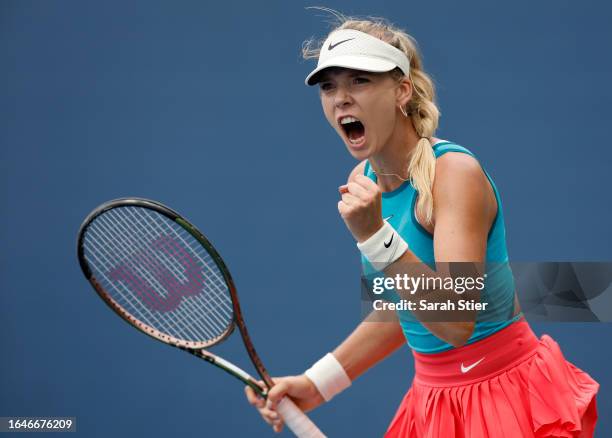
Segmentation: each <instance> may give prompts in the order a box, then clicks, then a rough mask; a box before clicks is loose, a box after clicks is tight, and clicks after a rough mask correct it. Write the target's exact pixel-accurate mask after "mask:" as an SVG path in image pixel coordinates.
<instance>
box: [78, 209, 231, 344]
mask: <svg viewBox="0 0 612 438" xmlns="http://www.w3.org/2000/svg"><path fill="white" fill-rule="evenodd" d="M84 249H85V256H86V258H87V260H88V262H89V263H90V265H91V267H92V271H93V272H94V277H96V278H98V279H99V280H101V283H102V285H103V288H104V289H105V290H106V291H107V292H108V293H109V295H110V296H111V298H113V300H115V301H116V302H117V303H118V304H119V305H120V306H122V307H124V308H125V311H126V312H127V313H129V314H130V315H132V316H134V317H135V318H136V319H138V320H140V321H142V322H143V323H144V324H147V325H149V326H151V327H153V328H154V329H156V330H158V331H160V332H162V333H164V334H167V335H170V336H172V337H174V338H178V339H181V340H188V341H194V342H202V341H204V342H208V341H212V340H214V339H215V338H218V337H219V336H220V335H222V334H223V333H224V332H225V331H227V329H228V327H229V326H230V325H231V322H232V320H233V310H232V304H231V296H230V294H229V289H228V287H227V284H226V283H225V280H224V278H223V275H222V274H221V272H220V271H219V269H218V267H217V265H216V263H215V262H214V260H213V259H212V257H211V256H210V254H208V252H207V251H206V250H205V249H204V248H203V247H202V246H201V245H200V243H199V242H198V241H197V240H195V238H194V237H193V236H191V234H189V233H188V232H187V231H186V230H185V229H183V228H182V227H180V226H179V225H177V224H176V223H174V222H173V221H171V220H170V219H168V218H166V217H165V216H162V215H160V214H159V213H156V212H154V211H151V210H148V209H145V208H140V207H120V208H116V209H113V210H110V211H107V212H105V213H103V214H101V215H100V216H98V217H97V218H96V219H95V220H94V221H93V222H92V223H91V224H90V226H89V228H88V230H87V232H86V235H85V241H84Z"/></svg>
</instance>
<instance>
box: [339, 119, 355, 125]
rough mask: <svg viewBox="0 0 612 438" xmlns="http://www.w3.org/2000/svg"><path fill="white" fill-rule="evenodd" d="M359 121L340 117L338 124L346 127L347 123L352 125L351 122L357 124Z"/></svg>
mask: <svg viewBox="0 0 612 438" xmlns="http://www.w3.org/2000/svg"><path fill="white" fill-rule="evenodd" d="M358 121H359V120H357V119H356V118H355V117H342V118H341V119H340V124H341V125H346V124H347V123H353V122H358Z"/></svg>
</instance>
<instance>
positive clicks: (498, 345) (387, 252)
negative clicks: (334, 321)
mask: <svg viewBox="0 0 612 438" xmlns="http://www.w3.org/2000/svg"><path fill="white" fill-rule="evenodd" d="M304 55H305V57H306V58H311V57H315V56H317V57H318V65H317V67H316V68H315V69H314V70H313V71H312V72H311V73H310V74H309V75H308V77H307V78H306V83H307V84H308V85H315V84H318V85H319V92H320V98H321V103H322V106H323V112H324V113H325V117H326V118H327V121H328V122H329V123H330V125H331V126H332V127H333V128H334V129H335V130H336V132H337V133H338V135H339V136H340V138H341V139H342V141H343V142H344V144H345V146H346V148H347V149H348V151H349V153H350V154H351V155H352V156H353V157H354V158H356V159H357V160H359V164H358V165H357V166H356V167H355V169H354V170H353V171H352V172H351V173H350V175H349V176H348V181H347V183H346V184H345V185H343V186H341V187H340V190H339V191H340V200H339V202H338V210H339V213H340V215H341V216H342V218H343V220H344V222H345V223H346V226H347V228H348V230H349V231H350V232H351V234H352V235H353V237H354V238H355V241H356V243H357V246H358V248H359V249H360V250H361V254H362V263H363V265H364V271H366V272H368V271H370V272H372V271H384V275H385V276H386V277H387V278H389V277H392V276H393V275H395V274H396V273H397V272H401V268H400V267H401V266H410V265H413V264H419V263H420V264H423V266H437V264H438V263H441V262H479V263H482V262H507V260H508V254H507V250H506V241H505V229H504V216H503V213H502V205H501V202H500V195H499V192H498V190H497V188H496V187H495V184H494V183H493V181H492V179H491V178H490V176H489V175H488V174H487V173H486V172H485V171H484V170H483V168H482V167H481V165H480V164H479V162H478V161H477V159H476V158H475V157H474V154H473V153H472V152H470V151H469V150H468V149H466V148H464V147H462V146H459V145H457V144H455V143H453V142H450V141H445V140H440V139H438V138H436V137H435V136H434V135H435V131H436V128H437V126H438V117H439V112H438V108H437V106H436V104H435V95H434V87H433V83H432V81H431V79H430V78H429V76H428V75H427V73H425V71H424V70H423V67H422V63H421V59H420V55H419V53H418V51H417V48H416V44H415V42H414V40H413V39H412V38H411V37H410V36H409V35H407V34H406V33H404V32H403V31H401V30H399V29H397V28H395V27H393V26H391V25H388V24H386V23H385V22H383V21H381V20H353V19H343V20H342V22H341V24H340V25H339V26H338V27H337V28H336V29H334V30H333V31H332V32H331V33H330V34H329V36H328V37H327V39H326V40H325V41H324V42H323V44H322V45H320V46H318V45H316V43H309V44H307V45H305V48H304ZM374 264H375V265H376V268H375V269H374ZM508 272H509V268H507V265H506V268H505V269H504V268H499V269H496V270H494V271H493V272H489V271H488V272H487V274H488V277H487V285H495V287H491V288H489V286H487V288H486V291H485V292H483V294H482V295H481V297H480V300H481V301H484V300H485V299H486V301H487V302H488V304H489V307H487V308H486V309H484V310H479V311H478V313H477V317H476V316H475V317H474V318H473V319H472V320H465V321H456V322H433V321H431V320H428V319H427V317H426V315H425V312H424V311H422V312H419V311H409V310H400V311H397V319H396V320H395V322H388V321H381V320H380V319H375V318H373V317H372V315H373V314H375V313H376V312H373V313H372V314H371V315H370V317H369V318H368V319H366V321H364V322H362V323H361V324H360V325H359V326H358V327H357V328H356V329H355V330H354V331H353V333H352V334H351V335H350V336H349V337H348V338H347V339H346V340H345V341H344V342H343V343H342V344H341V345H339V346H338V347H337V348H336V349H335V350H334V351H333V352H332V353H328V354H326V355H325V356H324V357H323V358H322V359H320V360H319V361H318V362H316V363H315V364H314V365H313V366H312V367H311V368H309V369H308V370H306V371H305V372H304V374H302V375H299V376H290V377H283V378H278V379H275V381H276V382H277V383H276V385H275V386H274V387H273V388H272V389H271V390H270V392H269V395H268V398H267V401H264V400H263V399H260V398H258V397H257V396H256V394H255V393H254V392H253V391H252V390H251V388H249V387H247V388H246V395H247V398H248V400H249V402H250V403H251V404H253V405H255V406H256V407H257V408H258V410H259V412H260V413H261V415H262V417H263V418H264V420H265V421H266V422H268V423H269V424H271V425H272V426H273V428H274V430H275V431H280V430H281V427H282V420H281V419H280V417H279V416H278V414H277V412H276V411H275V406H276V403H277V402H278V401H279V400H280V399H281V398H282V397H283V396H284V395H289V396H290V397H291V398H292V399H293V400H295V402H296V403H297V404H298V405H299V406H300V407H301V408H302V409H304V410H310V409H313V408H315V407H317V406H319V405H320V404H322V403H324V402H326V401H329V400H330V399H331V398H332V397H334V396H335V395H336V394H338V393H339V392H340V391H342V390H344V389H346V388H347V387H348V386H350V385H351V382H352V381H354V380H355V379H356V378H357V377H359V376H360V375H361V374H362V373H364V372H365V371H366V370H367V369H368V368H370V367H372V366H374V365H375V364H376V363H378V362H379V361H381V360H383V359H384V358H385V357H387V356H388V355H389V354H391V353H392V352H393V351H395V350H396V349H397V348H399V347H400V346H401V345H402V344H403V343H404V342H406V340H407V341H408V344H409V346H410V348H411V349H412V352H413V356H414V360H415V371H416V372H415V376H414V380H413V382H412V386H411V388H410V389H409V390H408V392H407V394H406V395H405V397H404V399H403V401H402V402H401V404H400V406H399V408H398V410H397V412H396V414H395V417H394V418H393V419H392V421H391V424H390V425H389V427H388V429H387V432H386V435H385V436H386V437H402V438H407V437H444V438H446V437H465V438H481V437H591V436H593V433H594V428H595V423H596V419H597V408H596V393H597V391H598V389H599V384H598V383H597V382H596V381H594V380H593V379H592V378H591V377H590V376H589V375H588V374H587V373H585V372H583V371H581V370H580V369H578V368H576V367H575V366H574V365H573V364H571V363H570V362H568V361H566V360H565V358H564V356H563V354H562V352H561V350H560V348H559V346H558V344H557V343H556V342H555V341H554V340H553V339H551V338H550V337H549V336H548V335H543V336H542V337H541V338H540V339H538V338H537V337H536V336H535V335H534V333H533V332H532V330H531V329H530V327H529V324H528V323H527V322H526V320H525V319H524V316H523V314H522V313H521V312H520V308H519V306H518V301H517V300H516V298H515V291H514V283H513V281H507V278H506V281H503V280H504V278H505V277H504V275H507V274H508ZM432 275H433V274H432ZM493 314H504V315H507V317H505V318H496V317H492V315H493ZM390 418H391V416H390Z"/></svg>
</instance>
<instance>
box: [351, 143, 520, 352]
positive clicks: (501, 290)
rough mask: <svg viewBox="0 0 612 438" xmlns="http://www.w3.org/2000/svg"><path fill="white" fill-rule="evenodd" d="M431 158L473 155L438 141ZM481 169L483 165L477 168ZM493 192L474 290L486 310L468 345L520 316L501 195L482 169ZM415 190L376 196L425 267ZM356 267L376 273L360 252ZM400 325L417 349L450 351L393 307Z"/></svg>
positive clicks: (428, 255) (425, 242) (429, 254)
mask: <svg viewBox="0 0 612 438" xmlns="http://www.w3.org/2000/svg"><path fill="white" fill-rule="evenodd" d="M433 150H434V154H435V156H436V159H437V158H439V157H441V156H442V155H444V154H445V153H447V152H461V153H465V154H468V155H471V156H472V157H474V154H473V153H472V152H470V151H469V150H467V149H466V148H464V147H462V146H459V145H457V144H454V143H451V142H448V141H442V142H439V143H437V144H435V145H434V146H433ZM483 170H484V169H483ZM364 174H365V175H366V176H367V177H369V178H370V179H372V180H373V181H374V182H376V175H375V174H374V172H373V171H372V168H371V166H370V163H369V162H366V166H365V171H364ZM485 174H486V176H487V178H488V179H489V182H490V183H491V186H492V188H493V191H494V192H495V199H496V201H497V216H496V218H495V220H494V222H493V224H492V226H491V229H490V230H489V235H488V238H487V253H486V261H487V262H491V263H487V268H486V274H487V277H486V281H485V289H484V290H483V291H482V292H481V294H480V301H481V302H486V303H488V305H487V308H486V309H485V310H483V311H479V312H478V314H477V317H476V324H475V328H474V333H473V334H472V336H471V337H470V339H469V340H468V344H471V343H473V342H476V341H478V340H480V339H483V338H486V337H487V336H489V335H491V334H493V333H495V332H497V331H498V330H501V329H502V328H504V327H506V326H508V325H509V324H511V323H512V322H514V321H516V320H517V319H519V318H520V317H521V315H522V314H521V313H519V314H518V315H516V316H515V317H512V313H513V310H514V279H513V277H512V271H511V270H510V267H509V265H508V251H507V248H506V230H505V227H504V214H503V210H502V203H501V198H500V196H499V192H498V190H497V187H495V184H494V183H493V180H492V179H491V177H490V176H489V174H488V173H487V172H486V171H485ZM416 201H417V192H416V190H415V189H414V187H413V186H412V185H411V184H410V182H409V181H406V182H404V183H403V184H402V185H401V186H400V187H398V188H397V189H396V190H394V191H392V192H384V193H383V194H382V215H383V218H389V219H387V222H389V224H390V225H391V226H392V227H393V228H394V229H395V230H396V231H397V232H398V233H399V235H400V236H402V238H403V239H404V240H405V241H406V242H407V243H408V246H409V247H410V250H411V251H412V252H414V253H415V255H416V256H417V257H418V258H419V259H421V260H422V261H423V262H424V263H427V264H429V265H430V266H431V267H434V266H435V259H434V249H433V236H432V235H431V234H430V233H429V232H428V231H427V230H425V229H424V228H423V227H422V226H421V225H420V224H419V223H418V221H417V219H416V217H415V215H414V211H415V205H416ZM362 267H363V273H364V275H365V276H369V275H376V270H375V269H374V268H373V267H372V265H371V264H370V263H369V262H368V260H367V259H366V258H365V257H363V256H362ZM397 313H398V317H399V321H400V324H401V326H402V329H403V331H404V335H405V336H406V339H407V341H408V345H409V346H410V347H411V348H412V349H413V350H415V351H418V352H420V353H439V352H441V351H446V350H450V349H453V348H454V347H453V346H452V345H450V344H448V343H447V342H444V341H443V340H441V339H439V338H438V337H436V336H434V335H433V334H432V333H431V332H430V331H429V330H428V329H427V328H425V327H424V326H423V325H422V324H421V323H420V322H419V321H418V320H417V319H416V317H415V316H414V315H413V314H412V313H411V312H409V311H397Z"/></svg>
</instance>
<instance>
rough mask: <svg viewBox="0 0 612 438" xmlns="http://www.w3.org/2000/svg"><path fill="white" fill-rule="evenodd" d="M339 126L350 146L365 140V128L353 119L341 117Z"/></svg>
mask: <svg viewBox="0 0 612 438" xmlns="http://www.w3.org/2000/svg"><path fill="white" fill-rule="evenodd" d="M340 126H341V127H342V129H343V130H344V133H345V134H346V137H347V138H348V140H349V142H350V143H351V144H354V145H358V144H361V143H362V142H363V141H364V140H365V127H364V126H363V123H361V121H359V120H358V119H356V118H355V117H352V116H346V117H342V118H341V119H340Z"/></svg>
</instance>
